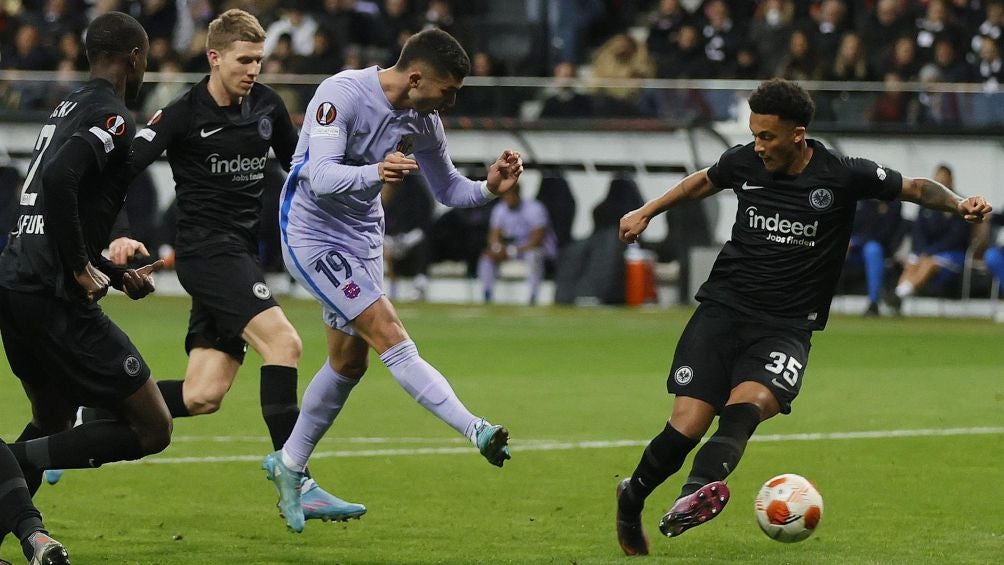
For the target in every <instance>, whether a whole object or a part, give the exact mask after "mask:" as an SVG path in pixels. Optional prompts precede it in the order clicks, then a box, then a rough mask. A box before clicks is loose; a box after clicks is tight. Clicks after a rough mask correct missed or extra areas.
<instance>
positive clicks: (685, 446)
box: [620, 424, 698, 514]
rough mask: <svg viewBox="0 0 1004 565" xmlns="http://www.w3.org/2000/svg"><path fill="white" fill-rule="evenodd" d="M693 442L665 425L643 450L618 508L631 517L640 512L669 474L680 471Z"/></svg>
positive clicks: (693, 444)
mask: <svg viewBox="0 0 1004 565" xmlns="http://www.w3.org/2000/svg"><path fill="white" fill-rule="evenodd" d="M697 442H698V440H696V439H690V438H689V437H687V436H685V435H683V434H681V433H680V432H678V431H676V429H675V428H673V426H671V425H669V424H666V427H665V429H663V430H662V432H660V433H659V435H657V436H655V437H654V438H653V439H652V441H651V442H649V444H648V446H647V447H646V448H645V453H644V454H642V456H641V461H639V462H638V467H637V468H636V469H635V471H634V474H633V475H631V485H630V487H629V488H628V489H627V490H625V491H624V494H622V495H621V498H620V507H621V509H622V510H624V511H625V512H628V513H631V514H634V513H637V512H641V509H642V507H644V506H645V499H646V498H648V495H650V494H652V491H653V490H655V489H656V487H658V486H659V485H661V484H662V483H663V482H664V481H665V480H666V479H668V478H669V476H670V475H672V474H673V473H675V472H677V471H679V470H680V467H681V466H682V465H683V461H684V460H685V459H686V458H687V454H688V453H690V450H692V449H694V446H695V445H697Z"/></svg>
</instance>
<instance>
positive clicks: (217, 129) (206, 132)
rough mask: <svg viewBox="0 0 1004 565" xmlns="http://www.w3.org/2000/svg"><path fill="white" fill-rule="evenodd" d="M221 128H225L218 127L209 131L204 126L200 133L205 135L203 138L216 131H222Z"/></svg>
mask: <svg viewBox="0 0 1004 565" xmlns="http://www.w3.org/2000/svg"><path fill="white" fill-rule="evenodd" d="M221 129H223V128H216V129H211V130H209V131H206V128H202V131H200V132H199V135H201V136H202V137H203V139H205V138H207V137H209V136H210V135H213V134H214V133H216V132H218V131H220V130H221Z"/></svg>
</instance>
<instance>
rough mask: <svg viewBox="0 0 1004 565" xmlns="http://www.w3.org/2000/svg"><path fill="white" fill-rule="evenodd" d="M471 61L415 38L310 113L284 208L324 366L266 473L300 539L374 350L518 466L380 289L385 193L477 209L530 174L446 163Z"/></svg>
mask: <svg viewBox="0 0 1004 565" xmlns="http://www.w3.org/2000/svg"><path fill="white" fill-rule="evenodd" d="M469 72H470V59H469V58H468V56H467V53H465V52H464V49H463V48H462V47H461V46H460V44H459V43H458V42H457V41H456V40H455V39H454V38H453V37H452V36H450V35H449V34H448V33H446V32H444V31H442V30H438V29H429V30H425V31H422V32H421V33H418V34H416V35H414V36H412V37H411V39H409V40H408V42H407V43H406V44H405V46H404V48H403V49H402V51H401V56H400V58H399V59H398V61H397V63H396V64H395V65H394V66H393V67H391V68H389V69H380V68H378V67H369V68H366V69H361V70H349V71H343V72H341V73H338V74H337V75H335V76H333V77H330V78H328V79H327V80H325V81H324V82H322V83H321V84H320V86H318V88H317V91H316V92H315V94H314V97H313V99H312V100H311V101H310V104H308V106H307V110H306V113H305V116H306V118H305V119H304V123H303V128H302V130H301V131H300V139H299V143H298V144H297V147H296V151H295V153H294V155H293V168H292V170H291V171H290V174H289V177H288V178H287V179H286V184H285V186H284V187H283V191H282V195H281V197H280V207H279V227H280V230H281V233H282V251H283V258H284V259H285V262H286V267H287V268H288V269H289V271H290V273H291V274H292V275H293V277H294V278H295V279H296V280H297V282H298V283H299V284H301V285H302V286H303V287H304V288H306V289H307V290H308V291H309V292H310V293H311V294H312V295H313V296H314V297H315V298H316V299H317V300H318V301H319V302H320V303H321V305H322V307H323V313H324V321H325V325H326V328H325V330H326V334H327V341H328V360H327V362H326V363H325V364H324V365H323V366H322V367H321V368H320V369H319V370H318V372H317V374H316V375H314V378H313V380H312V381H311V383H310V385H309V386H308V387H307V390H306V392H305V394H304V397H303V403H302V409H301V412H300V416H299V418H298V419H297V422H296V425H295V426H294V428H293V433H292V435H291V436H290V438H289V439H288V440H287V441H286V444H285V445H284V446H283V448H282V449H280V450H278V451H275V452H273V453H270V454H269V455H267V456H266V457H265V460H264V462H263V468H264V469H265V471H266V475H267V476H268V478H269V479H270V480H272V481H273V482H274V483H275V487H276V489H277V490H278V491H279V506H280V510H281V511H282V514H283V516H284V517H285V519H286V523H287V525H288V526H289V528H290V529H291V530H292V531H294V532H300V531H302V530H303V526H304V518H303V510H302V508H301V503H300V499H299V496H300V495H299V490H298V488H297V487H298V485H299V483H300V482H302V481H303V480H304V474H303V471H304V469H305V468H306V464H307V460H308V458H309V457H310V454H311V453H312V451H313V450H314V447H315V446H316V445H317V442H318V441H319V440H320V439H321V437H322V436H323V435H324V433H325V432H326V431H327V430H328V428H329V427H330V426H331V424H332V422H334V420H335V418H336V417H337V416H338V413H339V412H340V411H341V409H342V406H343V405H344V404H345V401H346V400H347V398H348V396H349V393H350V392H351V391H352V388H353V387H355V385H356V384H358V383H359V380H360V379H361V378H362V376H363V375H364V374H365V373H366V369H367V366H368V353H369V349H370V348H372V349H374V350H375V351H376V352H377V353H378V354H379V355H380V360H381V361H382V362H383V363H384V364H385V365H386V366H387V368H388V369H389V370H390V373H391V374H392V375H393V376H394V379H395V380H397V382H398V383H399V384H400V385H401V387H402V388H404V389H405V391H407V392H408V393H409V394H410V395H411V396H412V397H414V398H415V400H416V401H418V402H419V403H420V404H421V405H422V406H423V407H425V408H426V409H427V410H429V411H430V412H432V413H433V414H435V415H436V416H438V417H439V418H440V419H442V420H443V421H444V422H446V423H447V424H449V425H450V426H451V427H452V428H454V429H455V430H457V432H459V433H461V434H463V435H464V436H465V437H467V438H468V439H469V440H470V441H471V443H472V444H474V445H475V446H476V447H477V448H478V450H479V451H480V452H481V454H482V455H483V456H484V457H485V458H486V459H487V460H488V461H489V462H490V463H492V464H493V465H496V466H499V467H501V466H502V464H503V462H505V460H506V459H509V458H510V455H509V447H508V441H509V432H508V430H506V428H504V427H503V426H500V425H493V424H491V423H489V422H488V421H487V420H485V419H484V418H481V417H478V416H475V415H474V414H472V413H471V412H470V411H469V410H468V409H467V408H466V407H465V406H464V405H463V403H461V402H460V400H459V399H458V398H457V395H456V393H454V391H453V389H452V388H451V386H450V384H449V382H447V380H446V379H445V378H444V377H443V375H442V374H440V372H439V371H437V370H436V369H435V368H434V367H433V366H432V365H430V364H429V363H428V362H427V361H426V360H425V359H423V358H422V357H421V356H420V355H419V353H418V348H417V347H416V346H415V343H414V342H413V341H412V340H411V338H410V337H409V336H408V333H407V331H405V328H404V325H403V324H402V323H401V320H400V318H399V317H398V315H397V312H396V311H395V310H394V307H393V305H392V304H391V303H390V301H389V300H388V299H387V297H386V295H385V294H384V291H383V288H382V281H383V257H382V255H383V242H384V233H383V232H384V218H383V208H382V206H381V203H380V189H381V188H382V187H383V185H384V184H385V183H400V182H401V181H402V180H403V179H404V178H405V177H406V176H407V175H409V174H418V173H421V174H423V175H424V176H425V179H426V180H427V181H428V185H429V187H430V188H431V189H432V192H433V195H434V196H435V197H436V199H437V200H438V201H439V202H441V203H442V204H445V205H447V206H453V207H473V206H480V205H483V204H485V203H487V202H488V201H490V200H491V199H493V198H496V197H497V196H499V195H501V194H504V193H506V192H508V191H509V190H511V189H512V188H513V187H514V186H515V185H516V182H517V180H518V179H519V176H520V175H521V174H522V172H523V161H522V159H521V158H520V155H519V153H517V152H515V151H511V150H506V151H503V152H502V154H501V156H499V158H498V159H496V160H495V161H494V162H493V163H492V164H491V165H490V166H489V167H488V175H487V180H485V181H481V182H477V181H473V180H470V179H468V178H466V177H464V176H463V175H461V174H460V173H459V172H458V171H457V169H456V167H454V165H453V163H452V161H451V160H450V157H449V152H448V149H447V144H446V134H445V132H444V130H443V123H442V120H441V119H440V117H439V110H442V109H445V108H449V107H450V106H452V105H453V103H454V102H455V101H456V96H457V92H458V91H459V90H460V88H461V87H462V86H463V80H464V77H466V76H467V74H468V73H469Z"/></svg>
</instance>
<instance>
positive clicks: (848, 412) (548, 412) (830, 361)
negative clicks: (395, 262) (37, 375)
mask: <svg viewBox="0 0 1004 565" xmlns="http://www.w3.org/2000/svg"><path fill="white" fill-rule="evenodd" d="M283 304H284V307H285V309H286V312H287V314H288V316H289V317H290V319H291V320H292V321H293V323H294V325H295V326H296V327H297V328H298V330H299V331H300V333H301V336H302V337H303V341H304V358H303V363H302V366H301V367H302V368H301V379H300V382H301V392H302V390H303V388H305V387H306V385H307V383H308V381H309V379H310V377H311V375H312V374H313V372H314V370H315V369H316V367H318V366H319V364H320V363H321V362H322V360H323V358H324V341H323V332H322V326H321V319H320V312H319V307H317V306H316V305H315V304H314V303H313V302H308V301H297V300H292V299H287V300H285V301H284V302H283ZM104 305H105V309H106V310H107V312H108V313H109V314H110V315H111V317H112V318H113V319H114V320H116V321H117V322H118V323H119V325H120V326H122V327H123V328H124V329H125V330H126V332H127V333H129V335H130V336H131V337H132V338H133V340H134V341H135V342H136V343H137V345H138V346H139V347H140V350H141V351H142V352H143V355H144V356H145V358H146V359H147V361H148V362H149V364H150V365H151V366H152V367H153V369H154V376H155V377H157V378H165V379H166V378H179V377H180V375H182V374H183V371H184V366H185V361H186V358H185V356H184V351H183V336H184V332H185V328H186V323H187V316H188V307H189V304H188V301H187V299H184V298H170V297H151V298H150V299H147V300H144V301H140V302H131V301H129V300H126V299H123V298H121V297H109V298H107V299H105V301H104ZM400 314H401V317H402V319H403V320H404V321H405V324H406V326H407V327H408V329H409V331H410V333H411V335H412V337H413V338H414V339H415V341H416V342H417V343H418V346H419V350H420V351H421V353H422V354H423V356H424V357H425V358H426V359H428V360H429V361H430V362H431V363H432V364H433V365H435V366H437V367H438V368H439V369H440V370H441V371H442V372H443V374H445V375H446V376H447V378H449V379H450V381H451V382H452V384H453V386H454V387H455V388H456V390H457V392H458V394H459V395H460V397H461V399H462V400H464V402H465V403H466V404H467V406H468V407H469V408H470V409H471V410H472V411H473V412H475V413H477V414H483V415H485V416H487V417H488V418H489V419H491V420H493V421H496V422H500V423H504V424H505V425H506V426H508V427H509V429H510V432H511V434H512V452H513V460H512V461H509V462H507V463H506V465H505V468H504V469H501V470H500V469H497V468H495V467H492V466H490V465H489V464H488V463H487V462H485V461H484V460H483V459H482V458H481V457H480V456H479V455H478V454H477V453H476V451H474V450H473V449H468V448H466V444H465V443H464V442H462V441H460V440H459V439H458V438H457V436H456V435H455V434H454V432H453V431H452V430H451V429H449V428H448V427H446V426H445V425H444V424H442V423H441V422H439V421H438V420H437V419H436V418H435V417H433V416H432V415H430V414H429V413H427V412H425V411H424V410H423V409H422V408H421V407H419V406H418V405H417V404H416V403H414V402H413V401H412V400H411V398H410V397H408V396H407V394H405V393H404V392H403V391H402V390H401V389H400V388H399V387H398V386H397V384H396V383H395V382H394V380H393V379H392V378H391V377H390V375H389V373H388V372H387V371H386V370H385V369H384V368H383V366H382V365H381V364H380V363H379V360H378V359H377V358H376V357H375V356H372V357H371V369H370V371H369V374H367V376H366V377H365V380H364V381H363V384H362V385H361V386H360V387H358V388H357V389H356V390H355V392H353V395H352V397H351V399H350V402H349V404H348V406H347V407H346V408H345V410H344V411H343V412H342V414H341V417H340V419H339V420H338V422H337V423H336V425H335V426H334V427H333V428H332V429H331V431H330V432H329V433H328V436H327V437H326V438H325V439H324V440H323V441H322V442H321V443H320V445H319V446H318V453H317V455H318V457H316V458H315V459H314V460H313V461H312V463H311V469H312V471H313V474H314V476H315V477H316V478H317V479H318V481H319V482H320V483H321V485H322V486H324V487H325V488H327V489H329V490H331V491H332V492H334V493H336V494H339V495H341V496H342V497H344V498H346V499H348V500H352V501H358V502H362V503H364V504H366V505H367V506H368V507H369V513H368V514H367V515H366V516H365V517H363V519H362V520H360V521H352V522H349V523H346V524H323V523H320V522H314V521H311V522H308V524H307V528H306V531H305V532H304V533H302V534H299V535H296V534H291V533H288V532H287V531H286V529H285V526H284V523H283V522H282V521H281V519H280V518H279V516H278V513H277V510H276V508H275V499H276V496H275V492H274V489H273V488H272V485H271V484H270V483H269V482H268V481H266V480H265V478H264V474H263V473H262V471H261V470H260V461H261V457H262V456H263V455H264V454H265V453H266V452H268V451H269V447H270V446H269V444H268V440H267V439H266V437H267V434H266V431H265V427H264V424H263V423H262V421H261V418H260V415H259V410H258V365H259V360H258V358H257V357H256V356H254V355H251V354H249V356H248V360H247V362H246V364H245V367H244V368H243V369H242V370H241V373H240V375H239V376H238V378H237V381H236V384H235V385H234V388H233V389H232V390H231V391H230V394H229V395H228V396H227V399H226V401H225V402H224V405H223V408H222V409H221V411H220V412H219V413H217V414H214V415H210V416H203V417H198V418H189V419H185V420H178V421H176V422H175V432H174V436H175V440H174V443H173V444H172V445H171V447H169V448H168V449H167V450H166V451H165V452H164V453H162V454H159V455H157V456H154V457H151V458H149V459H148V460H146V461H144V462H140V463H131V464H113V465H107V466H105V467H103V468H101V469H97V470H79V471H70V472H68V473H67V474H66V475H65V476H64V478H63V480H62V482H60V483H59V484H58V485H56V486H49V485H43V486H42V489H41V490H40V491H39V493H38V495H37V496H36V502H37V504H38V506H39V507H40V509H41V510H42V512H43V514H44V516H45V518H46V521H47V524H48V525H49V527H50V528H51V530H52V532H53V535H54V536H56V537H57V538H59V539H60V540H62V541H64V542H65V543H66V544H67V546H68V548H69V550H70V552H71V556H72V558H73V562H74V563H75V564H78V565H80V564H83V565H90V564H104V563H130V564H133V563H134V564H143V565H147V564H164V565H170V564H191V563H199V564H217V563H245V564H252V563H253V564H334V563H345V564H353V563H373V564H377V563H379V564H398V563H451V564H452V563H569V564H571V563H576V564H586V563H616V562H620V561H622V560H623V559H625V558H624V557H623V556H622V554H621V551H620V549H619V547H618V545H617V541H616V536H615V534H614V531H613V522H614V497H613V495H614V488H615V486H616V484H617V481H618V479H619V478H620V477H623V476H624V475H625V474H628V473H630V472H631V471H632V470H633V469H634V466H635V464H636V463H637V460H638V457H639V456H640V455H641V451H642V446H643V445H644V444H645V443H646V442H647V440H648V439H650V438H651V437H652V436H653V435H654V434H655V433H657V432H658V430H659V429H660V428H661V427H662V425H663V422H664V420H665V418H666V417H667V415H668V410H669V406H670V397H669V396H668V395H667V394H666V392H665V377H666V371H667V369H668V366H669V363H670V361H671V359H672V355H673V350H674V348H675V345H676V340H677V338H678V337H679V334H680V332H681V331H682V329H683V326H684V324H685V323H686V320H687V318H688V316H689V314H690V311H688V310H685V309H680V310H628V309H561V308H543V307H542V308H536V309H530V308H519V307H487V308H486V307H470V306H467V307H463V306H429V305H404V306H402V307H400ZM0 371H2V372H3V373H4V375H3V377H2V378H3V379H5V381H4V382H6V385H4V386H2V387H0V406H3V410H2V412H0V434H2V437H4V438H5V439H13V438H14V437H16V436H17V434H18V433H19V432H20V430H21V428H22V427H23V425H24V422H25V421H26V419H27V417H28V413H29V412H28V403H27V400H26V399H25V398H24V395H23V393H22V391H21V389H20V386H19V385H18V383H17V382H16V381H15V380H14V378H13V377H12V376H11V375H10V370H9V368H8V366H7V364H6V363H2V364H0ZM897 430H899V431H903V430H906V431H907V432H904V433H900V434H890V433H885V434H875V436H876V437H867V434H860V433H859V432H891V431H897ZM917 430H922V431H919V432H917ZM924 430H926V431H924ZM946 430H948V432H946ZM951 430H955V432H951ZM794 434H822V435H810V436H805V437H801V438H798V437H793V436H794ZM841 434H847V435H841ZM862 436H864V437H862ZM754 439H757V440H760V441H756V442H754V443H751V444H750V446H749V448H748V449H747V451H746V455H745V457H744V458H743V460H742V463H741V465H740V466H739V468H738V469H737V470H736V472H735V473H734V474H733V475H732V476H731V477H730V479H729V484H730V486H731V488H732V493H733V499H732V501H731V503H730V504H729V506H728V507H727V508H726V510H725V512H724V513H723V514H722V516H721V517H720V518H718V519H716V520H715V521H714V522H712V523H710V524H708V525H706V526H702V527H700V528H697V529H695V530H692V531H690V532H687V533H686V534H685V535H684V536H682V537H680V538H676V539H672V540H670V539H665V538H661V537H659V536H658V530H657V528H656V524H657V522H658V518H659V516H660V515H661V514H662V512H664V510H665V507H666V506H667V505H668V504H669V503H670V502H671V501H672V499H673V498H674V496H675V494H676V493H677V492H678V488H679V486H680V483H681V481H682V477H681V476H680V475H677V476H674V477H672V478H670V480H669V481H668V482H667V483H666V484H665V485H664V486H663V487H662V488H660V489H659V490H657V491H656V493H655V494H654V495H653V496H652V498H650V499H649V505H648V508H647V510H646V513H645V522H646V527H647V528H648V530H649V534H650V535H651V537H652V542H653V555H652V556H651V557H650V558H649V559H647V561H646V562H650V563H670V562H672V563H693V564H708V563H771V564H773V563H791V564H841V565H843V564H866V563H868V564H883V565H884V564H889V563H901V564H917V563H936V564H945V563H952V564H955V563H958V564H974V565H975V564H980V565H983V564H989V563H1000V562H1001V560H1002V559H1004V509H1002V504H1004V487H1002V485H1001V482H1002V479H1004V471H1002V468H1004V326H1002V325H995V324H992V323H990V322H989V321H980V320H949V319H921V318H914V319H901V320H890V319H882V320H862V319H857V318H852V317H835V318H834V319H832V320H831V321H830V327H829V329H828V330H826V331H825V332H821V333H817V334H816V335H815V337H814V340H813V352H812V358H811V360H810V362H809V365H808V369H807V374H806V377H805V384H804V386H803V388H802V393H801V396H800V397H799V398H798V400H797V401H796V402H795V404H794V411H793V413H792V414H791V415H790V416H782V417H777V418H775V419H774V420H772V421H769V422H767V423H765V424H764V425H762V426H761V427H760V429H759V430H758V432H757V436H755V438H754ZM688 465H689V462H688ZM685 469H686V467H685ZM783 472H794V473H799V474H802V475H805V476H806V477H809V478H810V479H811V480H813V481H814V482H815V483H816V484H817V486H818V487H819V489H820V491H821V492H822V494H823V499H824V502H825V511H824V513H823V519H822V523H821V525H820V528H819V531H818V532H816V534H815V535H814V536H813V537H812V538H810V539H809V540H807V541H805V542H802V543H799V544H793V545H785V544H781V543H777V542H774V541H771V540H769V539H768V538H767V537H766V536H764V535H763V534H761V533H760V531H759V529H758V528H757V526H756V523H755V519H754V517H753V497H754V495H755V494H756V491H757V489H758V488H759V486H760V484H761V483H762V482H763V481H764V480H766V479H768V478H770V477H771V476H774V475H776V474H779V473H783ZM0 555H2V556H3V557H4V558H7V559H9V560H13V561H14V562H20V560H21V557H20V552H19V551H18V550H17V548H16V544H15V543H13V541H12V540H10V539H8V541H7V543H6V544H4V546H3V548H2V550H0Z"/></svg>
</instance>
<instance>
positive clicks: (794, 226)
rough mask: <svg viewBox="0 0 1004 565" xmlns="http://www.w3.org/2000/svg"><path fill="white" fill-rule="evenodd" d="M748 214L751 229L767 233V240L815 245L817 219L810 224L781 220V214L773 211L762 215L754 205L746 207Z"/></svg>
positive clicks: (807, 245)
mask: <svg viewBox="0 0 1004 565" xmlns="http://www.w3.org/2000/svg"><path fill="white" fill-rule="evenodd" d="M746 215H747V216H749V226H750V228H752V229H761V230H764V231H766V232H769V233H768V234H767V241H773V242H775V243H784V244H787V245H802V246H805V247H815V245H816V241H815V239H814V238H815V237H816V233H817V231H818V230H819V220H816V221H815V222H812V223H811V224H805V223H802V222H798V221H792V220H783V219H781V214H779V213H775V214H774V215H773V216H764V215H761V214H758V213H757V208H756V206H750V207H749V208H747V209H746Z"/></svg>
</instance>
